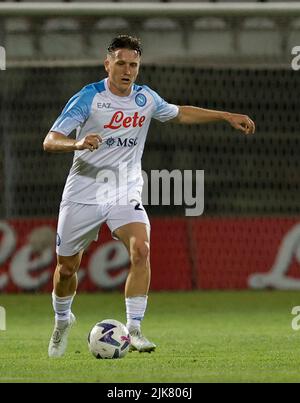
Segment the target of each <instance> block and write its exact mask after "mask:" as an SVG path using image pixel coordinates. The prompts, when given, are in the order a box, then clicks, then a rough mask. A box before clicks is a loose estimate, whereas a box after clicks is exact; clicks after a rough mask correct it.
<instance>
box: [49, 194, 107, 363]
mask: <svg viewBox="0 0 300 403" xmlns="http://www.w3.org/2000/svg"><path fill="white" fill-rule="evenodd" d="M100 225H101V217H100V214H99V210H98V206H94V205H83V204H78V203H73V202H69V201H63V202H62V203H61V206H60V212H59V219H58V227H57V248H56V253H57V266H56V270H55V273H54V278H53V293H52V305H53V309H54V312H55V325H54V330H53V333H52V336H51V339H50V343H49V349H48V354H49V356H50V357H60V356H62V355H63V354H64V352H65V350H66V347H67V337H68V333H69V330H70V328H71V326H72V324H73V323H74V321H75V316H74V315H73V313H72V312H71V306H72V302H73V299H74V296H75V293H76V289H77V271H78V269H79V266H80V263H81V258H82V254H83V251H84V250H85V249H86V248H87V247H88V245H89V244H90V243H91V242H92V241H93V240H95V239H97V236H98V231H99V227H100Z"/></svg>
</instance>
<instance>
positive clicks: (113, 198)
mask: <svg viewBox="0 0 300 403" xmlns="http://www.w3.org/2000/svg"><path fill="white" fill-rule="evenodd" d="M141 54H142V50H141V45H140V41H139V40H138V39H137V38H135V37H131V36H128V35H119V36H118V37H116V38H114V39H113V40H112V42H111V44H110V45H109V47H108V53H107V57H106V59H105V61H104V66H105V70H106V72H107V78H105V79H103V80H101V81H99V82H96V83H93V84H89V85H87V86H85V87H84V88H83V89H81V90H80V91H79V92H78V93H77V94H75V95H74V96H73V97H72V98H71V99H70V100H69V102H68V103H67V104H66V106H65V108H64V109H63V111H62V113H61V115H60V116H59V117H58V118H57V120H56V121H55V123H54V124H53V126H52V128H51V129H50V132H49V133H48V134H47V136H46V138H45V140H44V144H43V145H44V150H45V151H48V152H54V153H55V152H59V153H61V152H75V155H74V160H73V165H72V167H71V170H70V173H69V176H68V179H67V182H66V185H65V189H64V192H63V196H62V202H61V205H60V212H59V220H58V228H57V249H56V251H57V266H56V270H55V273H54V279H53V293H52V299H53V308H54V312H55V326H54V331H53V334H52V336H51V339H50V343H49V349H48V354H49V356H50V357H60V356H62V355H63V354H64V352H65V350H66V347H67V337H68V333H69V330H70V327H71V326H72V324H73V323H74V321H75V317H74V315H73V313H72V312H71V305H72V301H73V298H74V296H75V293H76V288H77V275H76V272H77V270H78V269H79V266H80V262H81V258H82V254H83V252H84V250H85V249H86V248H87V247H88V245H89V244H90V243H91V242H92V241H93V240H96V239H97V236H98V231H99V229H100V226H101V224H103V223H104V222H106V223H107V225H108V227H109V228H110V230H111V233H112V236H113V237H114V238H116V239H119V240H120V241H122V242H123V244H124V245H125V247H126V248H127V250H128V253H129V256H130V262H131V266H130V270H129V274H128V277H127V280H126V285H125V305H126V315H127V324H126V326H127V328H128V330H129V332H130V335H131V348H132V349H133V350H138V351H140V352H150V351H153V350H154V349H155V347H156V346H155V344H154V343H152V342H151V341H149V340H147V338H146V337H144V336H143V335H142V333H141V321H142V319H143V318H144V314H145V311H146V306H147V298H148V297H147V295H148V290H149V284H150V262H149V250H150V224H149V219H148V216H147V213H146V211H145V209H144V207H143V205H142V200H141V193H142V186H143V180H142V175H141V158H142V154H143V149H144V144H145V140H146V136H147V132H148V128H149V124H150V121H151V119H152V118H154V119H157V120H159V121H161V122H167V121H169V122H173V123H180V124H201V123H207V122H213V121H225V122H228V123H229V124H230V125H231V126H233V127H234V128H235V129H238V130H241V131H242V132H243V133H244V134H252V133H254V130H255V126H254V123H253V121H252V120H251V119H250V118H249V117H248V116H246V115H240V114H235V113H229V112H221V111H214V110H207V109H202V108H198V107H193V106H177V105H173V104H169V103H167V102H166V101H165V100H163V99H162V98H161V97H160V96H159V95H158V94H157V93H156V92H154V91H153V90H152V89H150V88H149V87H147V86H146V85H138V84H135V80H136V78H137V75H138V72H139V67H140V63H141ZM74 129H76V139H75V140H74V139H71V138H68V136H69V134H70V133H71V132H72V131H73V130H74Z"/></svg>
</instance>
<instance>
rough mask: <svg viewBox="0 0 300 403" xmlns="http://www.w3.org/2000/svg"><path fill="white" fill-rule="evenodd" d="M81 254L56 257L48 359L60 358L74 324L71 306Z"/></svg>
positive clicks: (81, 252)
mask: <svg viewBox="0 0 300 403" xmlns="http://www.w3.org/2000/svg"><path fill="white" fill-rule="evenodd" d="M82 254H83V250H82V251H80V252H78V253H76V254H75V255H73V256H60V255H58V256H57V266H56V270H55V273H54V277H53V292H52V306H53V309H54V312H55V325H54V330H53V333H52V336H51V339H50V343H49V348H48V355H49V357H61V356H62V355H63V354H64V353H65V350H66V348H67V339H68V334H69V331H70V329H71V327H72V325H73V323H74V322H75V316H74V315H73V313H72V312H71V306H72V302H73V299H74V296H75V293H76V289H77V271H78V269H79V266H80V262H81V258H82Z"/></svg>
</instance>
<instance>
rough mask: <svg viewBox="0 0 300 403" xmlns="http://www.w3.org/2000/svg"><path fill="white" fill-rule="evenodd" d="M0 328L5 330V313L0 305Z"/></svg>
mask: <svg viewBox="0 0 300 403" xmlns="http://www.w3.org/2000/svg"><path fill="white" fill-rule="evenodd" d="M0 330H6V313H5V309H4V308H3V306H0Z"/></svg>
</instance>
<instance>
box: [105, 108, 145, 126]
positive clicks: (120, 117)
mask: <svg viewBox="0 0 300 403" xmlns="http://www.w3.org/2000/svg"><path fill="white" fill-rule="evenodd" d="M145 120H146V116H139V114H138V112H135V113H134V115H133V116H126V117H125V115H124V113H123V112H122V111H117V112H115V113H114V114H113V116H112V118H111V121H110V122H109V123H107V124H105V125H104V128H105V129H112V130H117V129H120V127H124V128H129V127H142V126H143V124H144V122H145Z"/></svg>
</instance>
